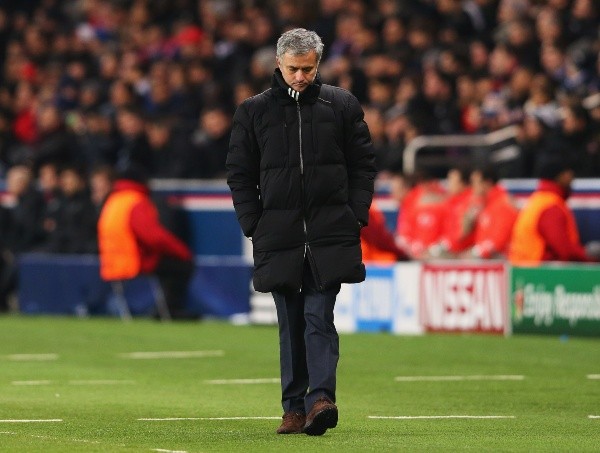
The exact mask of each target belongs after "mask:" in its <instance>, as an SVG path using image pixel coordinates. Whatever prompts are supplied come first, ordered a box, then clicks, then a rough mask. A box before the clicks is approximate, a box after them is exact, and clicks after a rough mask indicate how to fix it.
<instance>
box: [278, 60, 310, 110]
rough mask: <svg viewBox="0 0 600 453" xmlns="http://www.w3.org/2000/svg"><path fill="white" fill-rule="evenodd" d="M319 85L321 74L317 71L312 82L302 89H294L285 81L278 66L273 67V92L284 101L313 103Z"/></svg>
mask: <svg viewBox="0 0 600 453" xmlns="http://www.w3.org/2000/svg"><path fill="white" fill-rule="evenodd" d="M321 85H322V82H321V76H320V75H319V74H318V73H317V76H316V77H315V80H314V82H313V83H311V84H310V85H309V86H307V87H306V89H305V90H304V91H302V92H299V91H296V90H294V89H292V88H290V86H288V84H287V83H285V80H284V79H283V75H282V74H281V71H280V70H279V68H277V69H275V72H274V73H273V78H272V80H271V88H272V90H273V93H274V94H275V96H276V97H277V98H278V99H280V100H281V101H284V102H285V103H288V102H298V103H300V104H314V103H315V102H316V101H317V98H318V97H319V93H320V92H321Z"/></svg>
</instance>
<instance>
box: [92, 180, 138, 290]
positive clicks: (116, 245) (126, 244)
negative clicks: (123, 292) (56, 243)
mask: <svg viewBox="0 0 600 453" xmlns="http://www.w3.org/2000/svg"><path fill="white" fill-rule="evenodd" d="M143 199H144V194H142V193H139V192H137V191H134V190H122V191H117V192H113V193H112V194H111V195H110V196H109V197H108V199H107V200H106V203H105V204H104V206H103V208H102V211H101V213H100V219H99V220H98V248H99V251H100V276H101V277H102V279H103V280H107V281H111V280H124V279H129V278H133V277H135V276H137V275H138V274H139V273H140V270H141V256H140V249H139V246H138V243H137V241H136V238H135V235H134V234H133V230H132V229H131V226H130V223H129V222H130V218H131V211H132V210H133V208H134V206H135V205H136V204H138V203H139V202H140V201H141V200H143Z"/></svg>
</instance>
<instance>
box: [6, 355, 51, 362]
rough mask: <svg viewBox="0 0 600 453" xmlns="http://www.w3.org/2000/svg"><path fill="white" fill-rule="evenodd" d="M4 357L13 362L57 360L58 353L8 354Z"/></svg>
mask: <svg viewBox="0 0 600 453" xmlns="http://www.w3.org/2000/svg"><path fill="white" fill-rule="evenodd" d="M6 357H7V358H8V360H13V361H15V362H44V361H50V360H57V359H58V354H10V355H8V356H6Z"/></svg>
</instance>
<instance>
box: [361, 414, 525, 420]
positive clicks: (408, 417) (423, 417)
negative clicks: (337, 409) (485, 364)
mask: <svg viewBox="0 0 600 453" xmlns="http://www.w3.org/2000/svg"><path fill="white" fill-rule="evenodd" d="M367 418H371V419H384V420H437V419H447V418H466V419H501V418H516V417H515V416H514V415H399V416H379V415H369V416H368V417H367Z"/></svg>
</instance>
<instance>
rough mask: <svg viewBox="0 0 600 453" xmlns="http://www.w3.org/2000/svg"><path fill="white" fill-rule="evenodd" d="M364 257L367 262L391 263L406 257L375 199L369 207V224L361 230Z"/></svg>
mask: <svg viewBox="0 0 600 453" xmlns="http://www.w3.org/2000/svg"><path fill="white" fill-rule="evenodd" d="M360 242H361V247H362V259H363V262H365V263H390V262H395V261H398V260H402V259H406V258H407V256H406V254H405V253H404V251H403V250H402V249H400V248H399V247H398V246H397V245H396V241H395V240H394V235H393V234H392V233H391V231H389V230H388V228H387V225H386V223H385V216H384V214H383V212H381V210H380V209H379V207H378V206H377V203H376V202H375V201H373V203H372V204H371V207H370V208H369V224H368V225H367V226H366V227H364V228H362V229H361V230H360Z"/></svg>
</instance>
